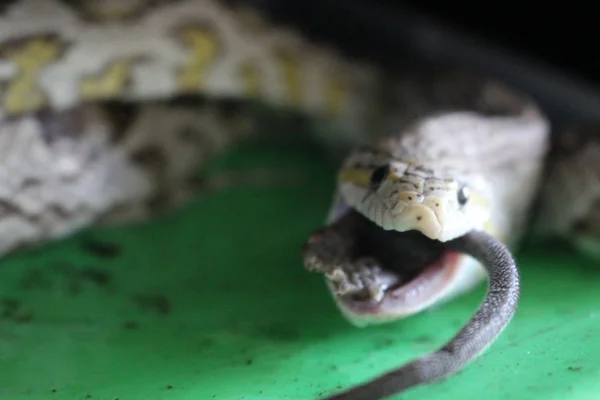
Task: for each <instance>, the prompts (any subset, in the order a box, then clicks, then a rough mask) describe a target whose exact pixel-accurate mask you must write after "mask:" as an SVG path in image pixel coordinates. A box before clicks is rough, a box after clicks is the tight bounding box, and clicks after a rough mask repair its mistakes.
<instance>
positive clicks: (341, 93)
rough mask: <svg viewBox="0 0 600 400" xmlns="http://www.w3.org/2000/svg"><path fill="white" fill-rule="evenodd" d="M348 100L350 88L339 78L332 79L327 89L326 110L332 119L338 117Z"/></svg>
mask: <svg viewBox="0 0 600 400" xmlns="http://www.w3.org/2000/svg"><path fill="white" fill-rule="evenodd" d="M347 100H348V87H347V85H346V82H344V80H343V79H341V78H339V77H331V80H330V82H329V84H328V85H327V86H326V88H325V110H326V112H327V114H328V115H329V116H330V117H333V116H338V115H339V114H340V113H341V111H342V108H343V106H344V104H345V103H346V102H347Z"/></svg>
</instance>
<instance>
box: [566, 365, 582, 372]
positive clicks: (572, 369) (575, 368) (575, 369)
mask: <svg viewBox="0 0 600 400" xmlns="http://www.w3.org/2000/svg"><path fill="white" fill-rule="evenodd" d="M568 370H569V371H581V367H573V366H569V368H568Z"/></svg>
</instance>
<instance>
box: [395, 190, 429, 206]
mask: <svg viewBox="0 0 600 400" xmlns="http://www.w3.org/2000/svg"><path fill="white" fill-rule="evenodd" d="M423 199H424V197H423V195H422V194H421V193H417V192H402V193H401V194H400V200H403V201H405V202H408V203H413V204H415V203H422V202H423Z"/></svg>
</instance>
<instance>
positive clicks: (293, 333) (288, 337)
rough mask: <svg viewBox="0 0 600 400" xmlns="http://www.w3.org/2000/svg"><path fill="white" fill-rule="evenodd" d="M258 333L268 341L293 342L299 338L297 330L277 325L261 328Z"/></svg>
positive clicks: (272, 324)
mask: <svg viewBox="0 0 600 400" xmlns="http://www.w3.org/2000/svg"><path fill="white" fill-rule="evenodd" d="M259 332H260V334H261V335H263V336H265V337H266V338H268V339H271V340H274V341H280V342H288V341H294V340H298V339H299V337H300V336H299V334H298V331H297V330H295V329H293V328H291V327H289V326H285V325H281V324H277V323H271V324H268V325H265V326H261V327H260V329H259Z"/></svg>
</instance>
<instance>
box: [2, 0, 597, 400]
mask: <svg viewBox="0 0 600 400" xmlns="http://www.w3.org/2000/svg"><path fill="white" fill-rule="evenodd" d="M420 72H422V73H418V74H416V75H414V74H413V75H411V74H406V75H402V74H401V73H399V74H398V76H399V78H398V79H394V80H393V81H392V82H390V81H388V80H386V79H385V77H384V75H383V74H382V73H381V72H380V71H378V70H377V69H376V68H373V67H372V66H367V65H363V64H360V63H358V62H357V61H355V60H348V59H346V58H345V57H344V56H342V55H340V54H338V53H336V52H335V51H334V50H332V49H330V48H327V47H326V46H324V45H315V44H311V43H310V42H309V41H307V40H305V39H303V38H302V37H301V36H300V35H299V34H297V33H296V32H293V31H291V30H288V29H284V28H282V27H275V26H273V25H272V24H271V23H270V22H268V21H266V20H265V19H263V18H261V17H259V16H258V15H257V14H255V13H253V12H251V11H250V10H248V9H246V8H243V7H241V6H231V5H225V3H224V2H218V1H210V0H177V1H163V0H152V1H151V0H146V1H144V0H128V1H116V0H111V1H101V0H92V1H66V0H65V1H60V0H43V1H42V0H16V1H8V2H5V3H3V5H2V6H0V253H2V254H6V253H9V252H11V251H13V250H15V249H18V248H20V247H23V246H25V245H34V244H39V243H42V242H44V241H47V240H50V239H54V238H58V237H61V236H64V235H68V234H70V233H72V232H75V231H77V230H79V229H81V228H83V227H86V226H90V225H91V224H100V223H113V222H123V221H129V220H133V219H137V218H145V217H148V216H150V215H152V214H153V213H154V212H156V210H157V209H161V207H172V206H175V205H177V204H181V203H182V202H183V201H185V200H186V199H188V198H189V197H190V195H192V194H193V193H194V188H193V187H191V186H190V183H189V182H190V180H191V178H192V176H193V174H194V172H195V171H196V170H197V168H198V167H199V166H201V165H202V163H203V162H205V161H206V160H207V159H208V158H209V157H210V156H211V155H213V154H215V153H216V152H218V151H219V150H221V149H223V148H224V147H225V146H227V145H228V144H230V143H233V142H235V141H237V140H239V139H241V138H244V137H247V136H248V135H251V134H252V132H253V131H255V130H257V128H256V121H257V120H259V118H258V117H257V116H256V113H254V111H253V110H255V108H253V106H252V104H255V103H260V104H268V105H272V106H275V107H281V108H282V109H283V108H285V109H292V110H298V111H301V112H303V113H305V114H306V115H310V116H312V117H314V118H315V120H319V121H322V122H323V123H325V124H329V125H328V126H335V127H338V128H339V131H340V132H344V133H343V134H338V135H337V136H335V135H334V136H328V137H322V138H321V139H322V140H323V141H324V142H325V144H326V145H331V146H337V145H339V144H340V143H360V142H364V143H368V145H366V146H361V147H358V148H357V149H356V150H355V151H353V152H351V153H350V154H349V155H348V157H347V158H346V159H345V160H344V162H343V164H342V167H341V169H340V172H339V176H338V187H337V190H336V195H335V199H334V203H333V206H332V209H331V213H330V215H329V218H328V220H327V226H334V225H335V224H338V225H339V223H341V222H340V221H341V220H342V219H343V218H344V216H346V215H348V212H349V210H353V212H356V213H357V214H356V215H357V216H356V217H353V218H357V219H356V221H359V219H360V218H364V219H365V221H366V220H368V221H370V222H368V223H372V224H374V226H376V231H377V234H380V233H381V232H388V231H392V232H409V231H416V232H420V233H421V234H422V235H423V236H424V237H426V238H427V239H428V240H430V241H431V243H433V242H436V243H447V242H448V243H449V242H451V241H453V240H455V239H457V238H460V237H461V236H463V235H466V234H467V233H469V232H472V231H482V232H486V234H488V235H490V236H491V237H494V238H496V239H497V240H498V241H500V242H502V243H505V244H506V245H507V246H508V247H509V248H511V249H514V248H515V246H517V245H518V243H519V242H520V239H521V237H522V236H523V234H524V233H525V231H526V230H527V229H531V228H532V227H533V230H534V231H535V232H537V233H539V234H554V235H558V236H561V237H563V238H565V239H567V240H570V241H571V242H573V243H574V244H575V245H576V246H577V247H578V248H579V249H580V250H582V251H584V252H586V253H587V254H592V255H593V254H595V253H597V252H598V250H597V246H596V243H597V241H596V239H597V235H598V233H600V207H598V205H600V201H599V200H600V182H598V179H599V177H600V173H599V172H600V167H599V165H598V160H599V159H600V156H599V155H600V144H599V143H600V141H598V140H597V139H596V137H595V136H594V134H593V132H594V129H593V127H592V128H589V129H580V128H577V129H576V130H574V131H572V132H567V131H565V132H561V133H562V137H561V138H560V140H554V138H553V136H552V135H551V127H550V124H549V122H548V119H547V118H546V117H545V115H544V114H543V111H542V110H540V109H538V107H537V106H536V105H535V103H534V102H533V101H532V100H530V99H527V98H526V96H523V95H522V94H519V93H516V92H514V91H513V90H512V89H509V88H506V87H504V86H503V85H501V84H499V83H496V82H492V81H490V80H488V79H479V80H478V79H476V78H474V77H472V76H470V75H468V74H467V75H464V74H462V73H460V72H456V73H455V72H442V71H438V70H432V71H429V72H427V71H420ZM384 90H385V93H386V96H381V93H382V91H384ZM390 93H391V94H390ZM190 97H191V98H192V100H190ZM384 97H385V99H386V101H385V103H382V102H380V101H378V100H379V99H381V98H384ZM194 98H195V100H194ZM231 99H234V100H236V99H237V100H244V103H243V104H246V105H247V106H242V107H238V108H235V109H234V113H235V115H234V116H232V114H231V104H230V103H228V101H229V100H231ZM376 100H377V101H376ZM228 109H229V111H227V110H228ZM390 110H391V111H390ZM382 121H383V125H378V126H386V127H389V126H393V127H394V129H393V132H391V133H392V135H388V136H385V137H380V138H375V139H373V137H374V136H377V135H375V133H374V128H372V126H374V125H373V124H375V122H377V123H381V122H382ZM388 133H389V132H388ZM567 134H568V135H567ZM332 135H333V134H332ZM554 136H559V135H554ZM536 199H537V201H536ZM531 215H535V216H537V219H535V220H532V219H531V218H530V216H531ZM356 221H354V222H352V223H353V224H355V223H356V224H368V223H367V222H364V221H362V220H360V222H356ZM535 221H537V222H535ZM353 226H354V225H353ZM361 226H362V225H361ZM364 226H367V225H364ZM361 229H362V228H361ZM367 229H373V227H370V225H369V227H368V228H367ZM381 234H383V233H381ZM342 236H343V235H342ZM399 240H403V239H399ZM416 240H421V239H416ZM342 241H343V240H342ZM348 243H350V242H348ZM431 243H429V244H426V246H429V245H430V244H431ZM354 245H355V243H354V242H352V243H350V245H347V246H346V247H344V246H345V244H344V243H341V244H335V245H333V247H334V250H335V249H337V250H339V249H344V250H343V251H342V253H343V254H342V255H347V254H349V253H348V251H349V249H350V248H349V247H348V246H354ZM375 245H377V244H375ZM350 250H352V249H350ZM334 258H335V257H334ZM334 261H335V260H334ZM334 261H331V262H328V261H326V260H323V259H319V260H317V261H315V260H312V261H310V262H309V263H308V264H310V265H307V267H309V269H314V270H319V271H320V272H323V273H324V274H325V276H326V281H327V284H328V287H329V289H330V291H331V293H332V295H333V297H334V299H335V301H336V302H337V304H338V306H339V307H340V310H341V311H342V312H343V313H344V314H345V315H346V316H347V317H348V318H349V320H350V321H352V322H353V323H355V324H357V325H365V324H370V323H378V322H383V321H390V320H395V319H399V318H404V317H407V316H410V315H413V314H415V313H417V312H420V311H423V310H425V309H428V308H430V307H431V306H433V305H435V304H439V303H441V302H443V301H446V300H449V299H451V298H453V297H455V296H457V295H459V294H460V293H463V292H465V291H467V290H469V289H471V288H473V287H474V286H475V285H477V284H479V283H480V282H482V281H483V280H484V279H485V278H486V269H485V268H483V267H482V265H481V263H480V261H478V260H476V258H473V257H470V256H469V255H466V254H459V253H456V252H448V253H446V255H445V256H444V258H442V260H441V261H440V260H438V261H436V263H437V264H435V265H434V266H433V267H432V268H429V269H427V271H426V272H425V273H423V274H421V275H420V276H418V277H417V278H416V279H414V280H412V281H411V282H408V283H407V284H406V285H404V286H402V285H400V289H398V286H399V284H402V283H403V282H399V277H398V276H394V274H390V272H389V271H386V270H385V269H382V268H381V266H380V265H374V263H373V260H369V259H368V258H363V259H359V260H358V261H357V260H345V261H347V263H346V264H344V262H345V261H344V260H337V261H335V262H334ZM338 261H339V262H338ZM375 264H376V261H375ZM357 294H359V295H360V296H359V297H356V295H357ZM348 398H351V397H348ZM352 398H354V397H352ZM356 398H373V399H374V398H380V397H377V396H375V395H373V396H371V397H369V396H366V397H356Z"/></svg>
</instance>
